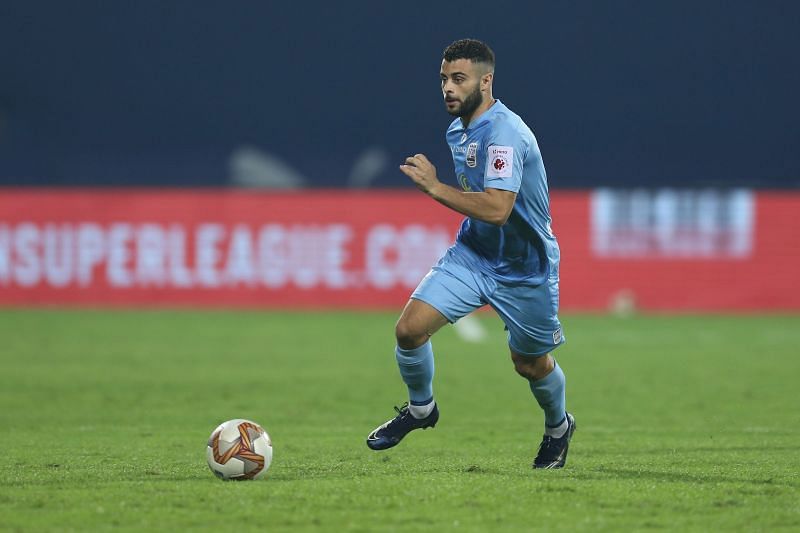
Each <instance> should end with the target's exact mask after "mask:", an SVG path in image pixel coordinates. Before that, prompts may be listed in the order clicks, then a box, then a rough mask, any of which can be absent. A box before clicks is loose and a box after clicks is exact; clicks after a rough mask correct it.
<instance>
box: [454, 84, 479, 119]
mask: <svg viewBox="0 0 800 533" xmlns="http://www.w3.org/2000/svg"><path fill="white" fill-rule="evenodd" d="M481 103H483V95H482V94H481V87H480V85H477V86H476V87H475V90H474V91H472V92H471V93H469V94H468V95H467V97H466V98H464V101H463V102H462V103H461V106H460V107H459V108H457V109H454V110H453V111H450V110H448V111H447V112H448V113H450V114H451V115H453V116H455V117H468V116H471V115H472V113H474V112H475V110H476V109H478V106H480V105H481Z"/></svg>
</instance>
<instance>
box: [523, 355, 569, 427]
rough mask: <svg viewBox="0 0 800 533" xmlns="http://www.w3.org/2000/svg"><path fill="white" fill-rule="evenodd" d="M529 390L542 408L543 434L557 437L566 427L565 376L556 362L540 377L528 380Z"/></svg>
mask: <svg viewBox="0 0 800 533" xmlns="http://www.w3.org/2000/svg"><path fill="white" fill-rule="evenodd" d="M530 386H531V391H532V392H533V395H534V397H535V398H536V401H537V402H539V405H540V406H541V408H542V409H543V410H544V419H545V434H547V435H550V436H553V437H556V438H559V437H561V436H562V435H563V434H564V432H565V431H566V429H567V419H566V413H567V409H566V404H567V400H566V378H565V377H564V372H562V371H561V367H560V366H558V363H555V367H554V368H553V371H552V372H550V373H549V374H547V376H545V377H544V378H542V379H538V380H536V381H530Z"/></svg>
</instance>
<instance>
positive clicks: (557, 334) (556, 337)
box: [553, 328, 561, 344]
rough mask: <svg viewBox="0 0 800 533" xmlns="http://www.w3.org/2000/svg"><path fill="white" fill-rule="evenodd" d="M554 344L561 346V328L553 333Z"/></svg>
mask: <svg viewBox="0 0 800 533" xmlns="http://www.w3.org/2000/svg"><path fill="white" fill-rule="evenodd" d="M553 344H561V328H558V329H557V330H555V331H554V332H553Z"/></svg>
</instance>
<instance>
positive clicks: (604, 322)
mask: <svg viewBox="0 0 800 533" xmlns="http://www.w3.org/2000/svg"><path fill="white" fill-rule="evenodd" d="M480 319H481V320H482V321H483V322H484V324H485V325H486V326H487V327H488V328H489V330H490V335H489V338H488V339H487V340H486V341H485V342H482V343H480V344H469V343H466V342H464V341H462V340H460V339H459V337H458V336H457V335H456V334H455V331H454V330H453V328H451V327H448V328H445V329H443V330H442V331H441V332H440V333H439V334H437V336H436V337H435V338H434V350H435V353H436V357H437V359H436V374H437V375H436V381H435V391H436V397H437V400H438V402H439V405H440V409H441V413H442V418H441V419H440V421H439V424H438V425H437V427H436V428H435V429H433V430H426V431H417V432H414V433H412V434H411V435H409V437H408V438H407V439H406V440H405V441H404V442H403V443H401V444H400V445H399V446H398V447H397V448H395V449H392V450H389V451H385V452H373V451H370V450H369V449H367V447H366V446H365V444H364V440H365V437H366V435H367V434H368V433H369V431H370V430H371V429H373V428H374V427H375V426H376V425H378V424H379V423H382V422H383V421H385V420H386V419H387V418H389V416H390V415H391V414H392V413H393V411H392V405H395V404H399V403H400V402H402V401H403V400H404V398H405V387H404V386H403V384H402V382H401V381H400V378H399V375H398V373H397V369H396V366H395V362H394V355H393V345H394V342H393V324H394V320H395V314H394V313H355V312H353V313H344V312H339V313H276V312H270V313H266V312H217V311H215V312H210V311H209V312H201V311H148V312H138V311H61V310H25V311H19V310H4V311H0V341H1V342H0V409H1V410H0V417H2V419H1V420H2V426H1V427H0V429H1V431H2V432H1V433H0V435H1V436H0V450H1V451H2V453H0V529H2V530H12V531H13V530H21V531H40V530H59V531H63V530H78V531H82V530H98V529H99V530H103V529H123V530H131V531H133V530H137V531H138V530H149V529H158V530H174V531H180V530H186V529H215V530H220V529H222V530H229V529H234V528H235V529H240V530H241V529H245V530H248V529H253V530H256V529H258V530H262V531H302V530H320V531H325V530H338V531H365V532H366V531H401V530H404V531H441V530H465V531H504V530H510V531H522V530H526V531H527V530H547V531H552V530H563V531H576V530H581V531H622V530H643V529H651V528H653V529H671V530H680V531H686V530H694V531H709V530H712V529H718V530H725V531H727V530H761V531H776V530H786V531H789V530H795V531H797V530H798V529H799V528H800V317H798V316H787V315H776V316H681V317H675V316H642V317H633V318H628V319H621V318H614V317H605V316H587V315H566V316H564V317H563V322H564V326H565V332H566V334H567V338H568V343H567V344H566V345H565V346H564V347H562V348H560V349H559V350H558V351H557V352H556V355H557V356H558V359H559V362H560V364H561V365H562V367H563V368H564V370H565V372H566V374H567V380H568V383H567V394H568V395H567V399H568V408H569V409H570V411H572V412H574V413H575V416H576V419H577V424H578V429H577V431H576V433H575V437H574V439H573V441H572V446H571V448H570V454H569V461H568V463H567V467H566V468H565V469H563V470H560V471H533V470H531V468H530V463H531V460H532V459H533V456H534V454H535V450H536V446H537V445H538V442H539V439H540V437H541V424H542V418H541V413H540V411H539V409H538V407H537V406H536V405H535V403H534V400H533V397H532V395H531V393H530V390H529V389H528V385H527V383H526V382H524V381H523V380H522V379H521V378H519V377H518V376H517V375H516V374H515V373H514V372H513V368H512V365H511V362H510V359H509V357H508V354H507V351H506V347H505V336H504V333H503V331H502V328H501V327H500V326H501V325H500V323H499V321H498V320H497V319H496V318H495V317H494V315H492V314H488V313H487V314H482V315H480ZM231 418H250V419H253V420H255V421H257V422H259V423H260V424H262V425H264V426H265V428H266V429H267V431H268V432H269V433H270V435H271V437H272V439H273V443H274V450H275V458H274V461H273V464H272V467H271V469H270V471H269V472H268V474H267V478H266V479H265V480H260V481H256V482H240V483H237V482H222V481H220V480H218V479H216V478H215V477H214V476H213V475H212V474H211V472H210V471H209V470H208V467H207V466H206V463H205V447H206V440H207V439H208V436H209V434H210V433H211V431H212V430H213V429H214V428H215V427H216V426H217V424H219V423H220V422H222V421H224V420H227V419H231Z"/></svg>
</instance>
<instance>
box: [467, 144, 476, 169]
mask: <svg viewBox="0 0 800 533" xmlns="http://www.w3.org/2000/svg"><path fill="white" fill-rule="evenodd" d="M477 165H478V143H469V146H467V166H468V167H469V168H475V167H476V166H477Z"/></svg>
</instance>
